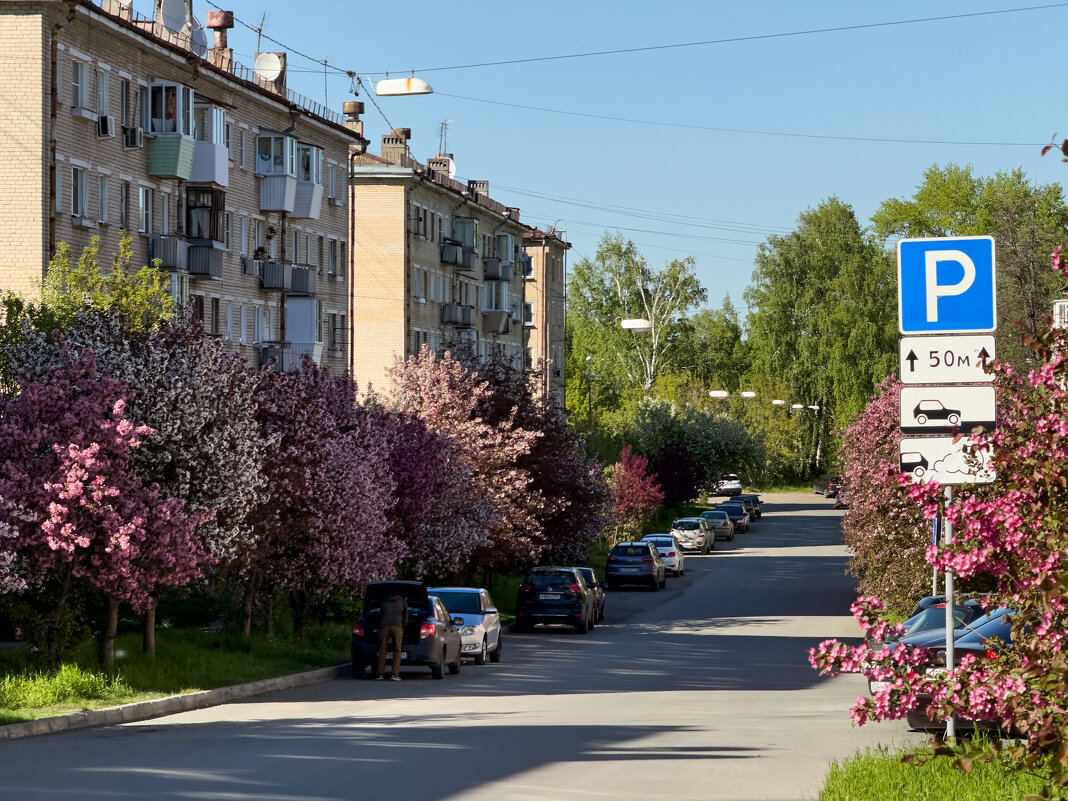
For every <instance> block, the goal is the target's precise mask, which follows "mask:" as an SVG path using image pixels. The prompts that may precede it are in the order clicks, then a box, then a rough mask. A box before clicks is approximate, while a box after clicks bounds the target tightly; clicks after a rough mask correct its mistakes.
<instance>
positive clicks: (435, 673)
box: [430, 649, 445, 679]
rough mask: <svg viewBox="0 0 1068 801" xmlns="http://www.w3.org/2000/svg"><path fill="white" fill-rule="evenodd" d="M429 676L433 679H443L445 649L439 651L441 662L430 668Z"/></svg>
mask: <svg viewBox="0 0 1068 801" xmlns="http://www.w3.org/2000/svg"><path fill="white" fill-rule="evenodd" d="M430 675H431V676H432V677H433V678H435V679H443V678H445V649H442V651H441V661H440V662H438V663H437V664H436V665H431V666H430Z"/></svg>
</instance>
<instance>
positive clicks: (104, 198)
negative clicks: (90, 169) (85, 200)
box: [96, 175, 111, 225]
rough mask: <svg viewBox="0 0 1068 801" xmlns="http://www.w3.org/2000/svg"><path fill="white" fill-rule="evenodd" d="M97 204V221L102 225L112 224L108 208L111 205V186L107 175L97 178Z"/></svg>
mask: <svg viewBox="0 0 1068 801" xmlns="http://www.w3.org/2000/svg"><path fill="white" fill-rule="evenodd" d="M97 204H98V208H97V215H96V218H97V221H98V222H100V223H101V224H102V225H107V224H108V222H110V220H109V219H108V206H109V205H110V204H111V185H110V183H109V181H108V177H107V176H106V175H101V176H98V177H97Z"/></svg>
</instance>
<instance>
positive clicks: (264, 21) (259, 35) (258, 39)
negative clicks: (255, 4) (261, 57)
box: [256, 11, 267, 52]
mask: <svg viewBox="0 0 1068 801" xmlns="http://www.w3.org/2000/svg"><path fill="white" fill-rule="evenodd" d="M265 24H267V12H266V11H264V12H263V16H262V17H260V27H258V28H256V52H259V51H260V50H261V49H262V48H261V47H260V44H261V42H262V40H263V26H264V25H265Z"/></svg>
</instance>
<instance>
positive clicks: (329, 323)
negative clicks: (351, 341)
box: [326, 314, 338, 348]
mask: <svg viewBox="0 0 1068 801" xmlns="http://www.w3.org/2000/svg"><path fill="white" fill-rule="evenodd" d="M337 334H338V331H337V315H336V314H328V315H326V344H327V345H328V346H329V347H331V348H336V347H337V346H338V339H337Z"/></svg>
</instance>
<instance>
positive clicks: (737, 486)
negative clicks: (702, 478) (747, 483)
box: [716, 473, 742, 496]
mask: <svg viewBox="0 0 1068 801" xmlns="http://www.w3.org/2000/svg"><path fill="white" fill-rule="evenodd" d="M741 492H742V480H741V479H740V478H738V476H737V475H736V474H735V473H728V474H727V475H725V476H720V479H719V481H717V482H716V494H717V495H727V496H730V495H740V494H741Z"/></svg>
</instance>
